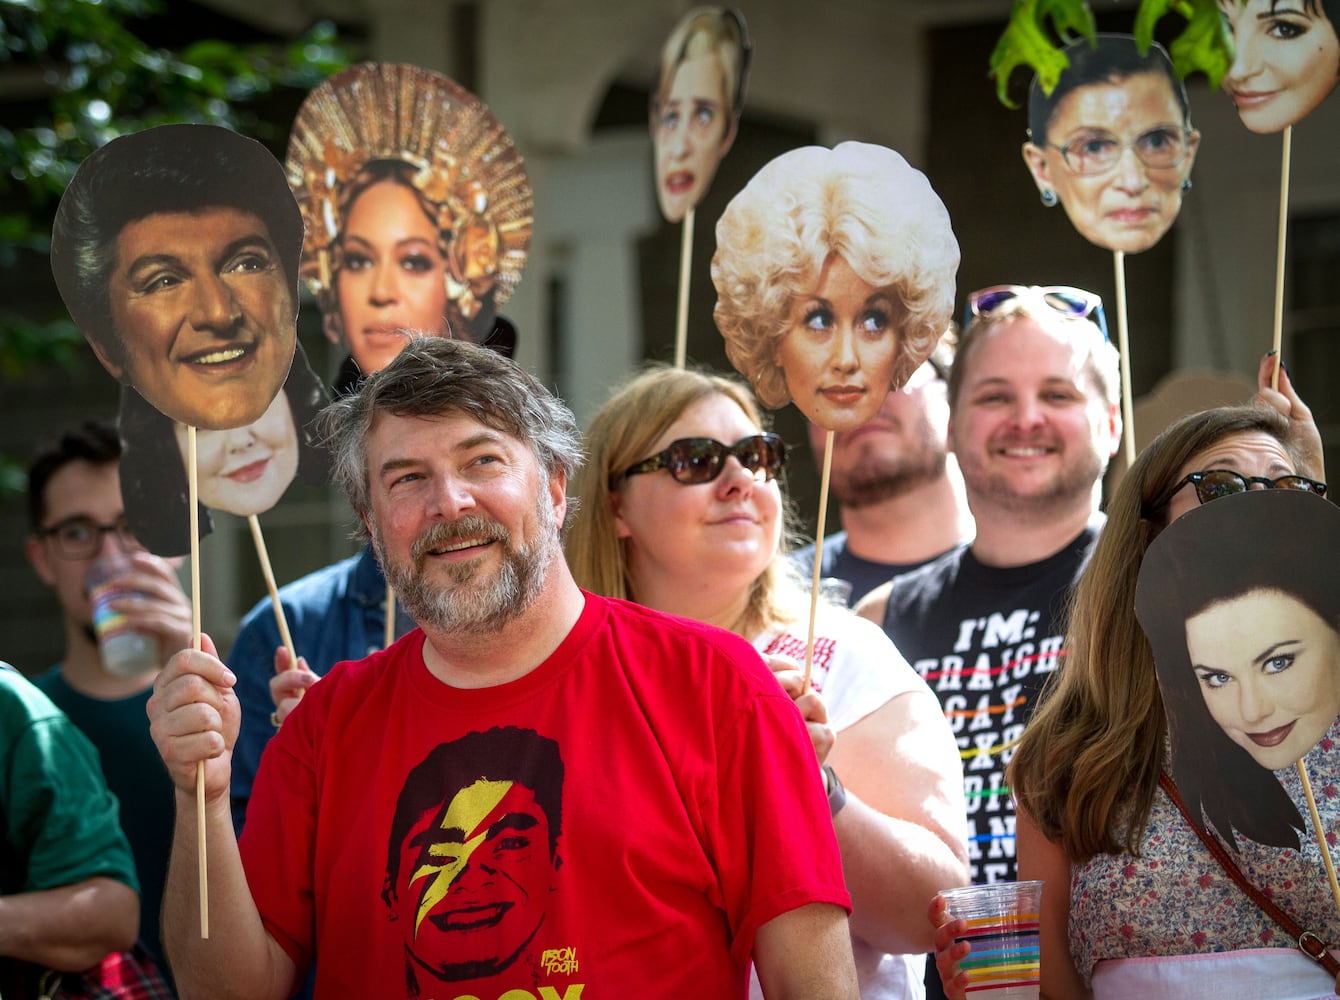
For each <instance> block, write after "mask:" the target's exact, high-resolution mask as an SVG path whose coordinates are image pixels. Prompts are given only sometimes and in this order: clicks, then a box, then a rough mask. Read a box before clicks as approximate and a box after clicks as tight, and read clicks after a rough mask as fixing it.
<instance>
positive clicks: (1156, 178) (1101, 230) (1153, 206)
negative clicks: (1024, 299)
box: [1023, 35, 1200, 253]
mask: <svg viewBox="0 0 1340 1000" xmlns="http://www.w3.org/2000/svg"><path fill="white" fill-rule="evenodd" d="M1065 54H1066V57H1067V58H1068V59H1069V60H1070V65H1069V66H1068V67H1067V68H1066V69H1065V70H1064V71H1062V73H1061V77H1060V80H1059V81H1058V82H1057V84H1056V87H1055V89H1053V90H1052V92H1051V94H1045V93H1043V91H1042V88H1041V86H1040V85H1039V83H1038V81H1037V79H1036V78H1034V80H1033V84H1032V87H1031V88H1030V89H1029V97H1028V130H1029V141H1028V142H1026V143H1024V147H1023V155H1024V162H1025V164H1027V166H1028V169H1029V173H1031V174H1032V176H1033V182H1034V183H1035V184H1036V185H1037V188H1038V193H1039V194H1040V195H1041V197H1042V203H1043V204H1044V205H1047V206H1048V207H1051V206H1054V205H1056V204H1057V203H1058V202H1059V204H1060V205H1061V207H1062V208H1064V209H1065V212H1066V215H1067V216H1068V217H1069V218H1070V222H1071V224H1072V225H1074V227H1075V229H1077V230H1078V231H1079V234H1080V235H1081V236H1083V237H1084V238H1085V239H1086V240H1088V241H1089V242H1090V243H1093V244H1095V245H1097V246H1100V247H1103V248H1104V249H1107V250H1120V251H1122V252H1123V253H1140V252H1141V251H1143V250H1148V249H1149V248H1150V247H1152V246H1153V245H1154V244H1155V243H1157V242H1158V241H1159V240H1161V239H1162V238H1163V235H1164V234H1165V233H1166V232H1167V231H1168V229H1169V228H1170V227H1171V226H1172V224H1173V222H1175V221H1176V220H1177V215H1178V213H1179V212H1180V211H1181V210H1182V195H1183V194H1184V193H1185V192H1186V190H1189V188H1190V175H1191V167H1192V165H1193V164H1194V163H1195V160H1196V149H1197V148H1198V147H1199V145H1200V133H1199V132H1197V131H1196V130H1195V129H1193V128H1192V127H1191V119H1190V114H1189V110H1188V105H1187V100H1186V89H1185V88H1184V87H1183V86H1182V84H1181V82H1180V81H1179V80H1178V79H1177V77H1176V76H1175V74H1174V73H1173V68H1172V63H1171V62H1170V61H1169V59H1168V54H1167V53H1166V52H1165V51H1164V50H1163V48H1162V47H1161V46H1159V45H1158V44H1157V43H1155V44H1153V45H1152V46H1151V47H1150V49H1149V52H1148V53H1147V54H1141V52H1140V50H1139V48H1138V46H1137V45H1136V42H1135V39H1134V38H1132V37H1130V36H1128V35H1098V36H1097V40H1096V44H1095V45H1093V46H1092V47H1091V46H1090V45H1089V43H1088V41H1086V40H1080V41H1078V42H1075V43H1074V44H1072V45H1070V46H1067V48H1066V50H1065Z"/></svg>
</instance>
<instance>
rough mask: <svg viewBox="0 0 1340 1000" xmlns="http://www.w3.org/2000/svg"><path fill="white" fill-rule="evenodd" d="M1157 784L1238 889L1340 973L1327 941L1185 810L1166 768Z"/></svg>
mask: <svg viewBox="0 0 1340 1000" xmlns="http://www.w3.org/2000/svg"><path fill="white" fill-rule="evenodd" d="M1159 785H1160V786H1161V787H1162V788H1163V790H1164V791H1165V792H1167V794H1168V798H1170V799H1172V802H1173V805H1175V806H1176V807H1177V811H1178V812H1180V813H1181V814H1182V818H1183V819H1185V820H1186V821H1187V823H1188V825H1190V827H1191V829H1192V830H1194V831H1196V836H1197V837H1199V838H1200V840H1201V843H1203V844H1204V845H1205V847H1206V848H1207V849H1208V850H1209V852H1210V853H1211V854H1213V855H1214V859H1215V860H1216V861H1218V862H1219V866H1220V867H1221V868H1223V869H1224V872H1225V873H1226V874H1227V875H1228V877H1229V878H1231V879H1232V880H1233V881H1234V882H1236V883H1237V884H1238V888H1240V889H1241V890H1242V891H1243V892H1245V893H1246V894H1247V895H1248V896H1249V897H1250V898H1251V900H1252V902H1253V903H1255V904H1256V905H1257V906H1259V907H1260V908H1261V909H1262V910H1263V911H1264V912H1265V914H1266V916H1268V917H1270V919H1271V920H1273V921H1275V923H1277V924H1279V925H1280V926H1281V927H1283V928H1284V930H1285V933H1287V934H1288V935H1289V936H1290V937H1291V938H1293V939H1294V942H1295V943H1296V944H1297V945H1298V950H1299V951H1301V952H1302V953H1303V954H1304V955H1306V956H1307V957H1308V958H1310V959H1312V961H1314V962H1316V963H1317V964H1318V965H1320V966H1321V967H1322V968H1323V969H1325V970H1326V971H1327V972H1329V973H1330V974H1331V975H1332V976H1336V975H1340V961H1337V960H1336V958H1335V956H1334V955H1332V954H1331V953H1330V952H1329V951H1328V950H1327V949H1326V942H1325V941H1323V940H1322V939H1321V937H1320V936H1319V935H1318V934H1317V933H1316V932H1315V931H1308V930H1304V929H1303V928H1302V927H1300V926H1299V925H1298V921H1296V920H1294V918H1293V917H1291V916H1289V915H1288V914H1287V913H1285V912H1284V911H1283V910H1281V909H1280V908H1279V907H1278V906H1276V905H1275V904H1274V903H1273V902H1271V901H1270V898H1269V897H1268V896H1266V895H1265V893H1263V892H1261V890H1259V889H1257V888H1256V886H1254V885H1252V884H1251V883H1250V882H1248V881H1247V877H1246V876H1245V875H1243V874H1242V872H1241V871H1240V870H1239V869H1238V866H1237V865H1236V864H1235V863H1234V861H1233V859H1232V858H1231V857H1230V856H1229V854H1228V851H1226V850H1225V849H1224V845H1223V844H1221V843H1219V841H1218V840H1216V839H1215V838H1214V837H1213V836H1211V835H1210V831H1209V830H1207V829H1205V827H1204V826H1203V825H1202V824H1201V823H1199V822H1198V821H1196V820H1195V819H1192V817H1191V813H1189V812H1188V811H1187V808H1186V803H1184V802H1183V801H1182V796H1181V795H1179V794H1178V792H1177V786H1176V785H1175V784H1173V780H1172V778H1170V777H1168V773H1167V772H1166V771H1161V772H1159Z"/></svg>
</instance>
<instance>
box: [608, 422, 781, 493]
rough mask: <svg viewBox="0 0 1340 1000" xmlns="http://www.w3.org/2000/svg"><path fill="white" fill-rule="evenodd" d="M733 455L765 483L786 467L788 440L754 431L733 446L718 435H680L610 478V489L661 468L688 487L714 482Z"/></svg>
mask: <svg viewBox="0 0 1340 1000" xmlns="http://www.w3.org/2000/svg"><path fill="white" fill-rule="evenodd" d="M732 455H734V456H735V458H736V460H737V461H738V462H739V463H740V464H741V465H742V466H744V467H745V468H746V469H748V470H749V472H750V474H751V475H753V476H754V477H755V478H757V477H758V476H759V475H760V474H761V475H762V476H763V480H764V482H768V481H770V480H773V479H776V478H777V474H778V473H779V472H781V471H782V469H784V468H785V467H786V443H785V442H784V441H782V439H781V438H780V437H778V436H777V435H776V434H753V435H751V436H749V437H747V438H741V439H740V440H739V441H736V442H735V443H734V444H732V445H725V444H722V443H721V442H720V441H718V440H716V439H715V438H706V437H694V438H678V439H676V440H674V441H671V442H670V443H669V444H668V445H666V446H665V448H663V449H662V450H661V451H659V452H657V453H656V454H655V455H652V456H651V458H647V459H644V460H642V461H641V462H638V463H637V464H636V465H630V466H629V467H628V468H627V469H625V470H624V472H623V473H622V474H621V475H618V476H614V477H613V478H611V479H610V489H618V486H619V482H620V481H621V480H624V479H627V478H628V477H629V476H636V475H640V474H641V473H643V472H655V471H656V470H657V469H669V470H670V475H671V476H672V477H674V480H675V482H677V483H683V484H684V485H686V486H693V485H696V484H698V483H710V482H711V481H712V480H714V479H716V478H717V476H719V475H721V470H722V469H724V468H725V467H726V459H728V458H730V457H731V456H732Z"/></svg>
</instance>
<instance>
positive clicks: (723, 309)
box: [712, 142, 959, 409]
mask: <svg viewBox="0 0 1340 1000" xmlns="http://www.w3.org/2000/svg"><path fill="white" fill-rule="evenodd" d="M716 236H717V250H716V253H715V254H714V255H713V257H712V283H713V285H715V286H716V292H717V303H716V308H715V310H714V311H713V317H714V318H715V320H716V324H717V328H718V329H719V330H720V331H721V335H722V336H723V337H724V338H725V340H726V354H727V356H728V357H729V358H730V360H731V364H733V365H734V366H735V368H736V370H737V371H739V372H740V374H742V375H744V377H745V378H747V379H748V380H749V382H750V383H751V384H752V385H753V386H754V391H755V392H756V393H757V395H758V398H759V401H760V402H761V403H763V405H764V406H767V407H769V408H771V409H776V408H778V407H781V406H785V405H786V404H787V403H788V402H790V400H791V393H790V390H789V389H788V388H787V385H786V380H785V377H784V376H783V374H782V370H781V368H780V367H779V366H778V364H777V362H776V351H777V345H778V343H779V342H780V340H781V339H782V337H783V336H784V335H785V333H786V332H787V330H788V328H789V326H790V321H791V304H792V301H793V300H794V299H795V298H796V297H797V296H802V295H807V294H809V293H810V292H811V291H813V290H814V288H815V287H816V286H817V285H818V283H819V275H820V272H822V270H823V267H824V263H825V262H826V261H827V260H828V259H829V257H831V256H833V255H835V254H836V255H838V256H840V257H842V259H843V260H845V261H846V262H847V264H848V265H850V267H851V268H852V270H853V271H855V272H856V274H857V276H858V277H860V278H861V280H862V281H865V282H866V283H867V284H869V285H871V286H872V287H875V288H888V289H890V290H891V291H892V292H893V293H894V297H895V299H896V305H897V308H898V315H897V316H896V317H895V320H894V322H895V326H896V328H897V333H898V336H899V338H900V341H901V342H900V345H899V357H898V358H897V360H896V361H895V363H894V368H893V375H892V379H891V382H892V385H891V386H890V388H894V389H896V388H899V387H900V386H901V385H902V384H903V383H904V382H906V381H907V379H908V378H909V377H910V376H911V374H912V372H914V371H916V369H917V368H918V367H919V366H920V365H921V363H922V362H923V361H925V360H926V357H927V356H928V355H929V354H930V352H931V350H932V349H933V348H934V346H935V343H936V341H937V340H938V338H939V337H940V335H941V334H942V333H944V331H945V329H946V328H947V327H948V326H949V320H950V316H951V315H952V313H953V308H954V276H955V274H956V273H957V271H958V264H959V249H958V241H957V240H956V239H955V238H954V232H953V229H952V228H951V226H950V222H949V213H948V212H947V211H946V210H945V207H944V204H943V203H942V202H941V201H940V199H939V197H937V196H936V194H935V192H934V191H933V190H932V189H931V186H930V182H929V181H927V180H926V177H925V175H924V174H922V173H921V172H920V171H918V170H915V169H913V168H912V167H911V166H910V165H909V164H908V163H907V161H906V160H904V159H903V158H902V157H901V156H899V155H898V154H897V153H895V152H894V151H893V150H891V149H886V148H884V147H883V146H875V145H870V144H868V143H859V142H844V143H842V144H841V145H839V146H837V147H836V148H834V149H825V148H823V147H821V146H806V147H803V148H801V149H794V150H791V151H790V152H788V153H783V154H782V155H781V156H779V157H777V158H776V159H774V160H773V161H772V162H771V163H768V164H767V165H766V166H764V167H763V168H762V169H761V170H760V171H759V172H758V173H757V174H755V175H754V178H753V179H752V180H751V181H750V182H749V183H748V184H747V185H745V187H744V189H743V190H742V191H741V192H740V193H739V194H737V195H736V196H735V198H734V199H733V200H732V201H731V203H730V204H729V205H728V206H727V207H726V211H725V213H724V214H723V215H722V216H721V219H720V221H719V222H718V223H717V229H716Z"/></svg>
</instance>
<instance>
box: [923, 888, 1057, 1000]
mask: <svg viewBox="0 0 1340 1000" xmlns="http://www.w3.org/2000/svg"><path fill="white" fill-rule="evenodd" d="M940 895H941V896H942V897H944V900H945V903H946V904H947V912H948V914H949V917H950V919H951V920H963V921H966V922H967V925H968V929H967V932H966V933H965V934H963V935H961V936H960V937H958V938H957V939H956V940H958V941H967V942H968V944H969V945H971V946H972V951H970V952H968V954H967V955H966V956H965V957H964V958H963V959H962V960H961V961H960V962H959V969H960V970H961V971H963V972H966V973H968V976H969V977H970V979H971V982H970V983H969V984H968V988H967V992H968V995H969V996H970V997H972V998H973V1000H987V998H988V997H989V998H992V1000H1038V990H1039V980H1038V973H1039V963H1038V916H1039V913H1040V912H1041V909H1042V883H1041V882H1036V881H1035V882H993V883H991V884H990V885H969V886H964V887H963V888H961V889H944V890H942V891H941V892H940Z"/></svg>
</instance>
